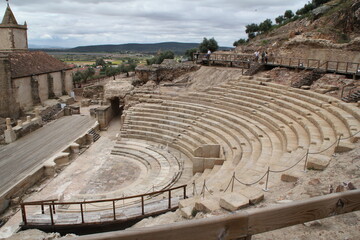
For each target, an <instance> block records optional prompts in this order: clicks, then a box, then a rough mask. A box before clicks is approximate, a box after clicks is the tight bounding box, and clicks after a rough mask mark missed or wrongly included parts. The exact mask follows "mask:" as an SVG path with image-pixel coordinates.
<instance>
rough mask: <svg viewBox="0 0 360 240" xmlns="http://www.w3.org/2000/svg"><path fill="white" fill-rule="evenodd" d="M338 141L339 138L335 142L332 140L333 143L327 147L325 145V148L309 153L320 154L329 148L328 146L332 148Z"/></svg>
mask: <svg viewBox="0 0 360 240" xmlns="http://www.w3.org/2000/svg"><path fill="white" fill-rule="evenodd" d="M338 142H339V140H336V142H334V143H333V144H331V145H330V146H329V147H327V148H326V149H323V150H321V151H319V152H309V154H320V153H323V152H325V151H327V150H329V149H330V148H332V147H333V146H334V145H335V144H337V143H338Z"/></svg>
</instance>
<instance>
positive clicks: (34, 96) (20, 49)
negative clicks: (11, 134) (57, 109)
mask: <svg viewBox="0 0 360 240" xmlns="http://www.w3.org/2000/svg"><path fill="white" fill-rule="evenodd" d="M72 88H73V85H72V69H71V67H69V66H68V65H66V64H65V63H63V62H61V61H60V60H57V59H56V58H54V57H52V56H50V55H48V54H46V53H45V52H41V51H29V50H28V40H27V24H26V22H25V23H24V25H20V24H18V23H17V21H16V18H15V16H14V14H13V12H12V10H11V9H10V6H9V4H8V5H7V9H6V11H5V15H4V17H3V20H2V22H1V24H0V117H3V118H6V117H12V118H17V117H19V115H21V113H23V112H26V111H29V110H32V109H33V107H34V106H36V105H39V104H42V103H43V102H44V101H46V100H47V99H50V98H55V97H59V96H62V95H68V94H69V93H70V91H71V90H72Z"/></svg>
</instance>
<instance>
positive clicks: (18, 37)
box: [13, 29, 27, 49]
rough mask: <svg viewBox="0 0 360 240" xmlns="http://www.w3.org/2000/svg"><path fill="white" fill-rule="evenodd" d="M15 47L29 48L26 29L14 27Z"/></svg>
mask: <svg viewBox="0 0 360 240" xmlns="http://www.w3.org/2000/svg"><path fill="white" fill-rule="evenodd" d="M13 33H14V42H15V49H27V36H26V35H27V34H26V30H25V29H13Z"/></svg>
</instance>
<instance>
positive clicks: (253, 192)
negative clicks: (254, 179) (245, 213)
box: [240, 187, 264, 204]
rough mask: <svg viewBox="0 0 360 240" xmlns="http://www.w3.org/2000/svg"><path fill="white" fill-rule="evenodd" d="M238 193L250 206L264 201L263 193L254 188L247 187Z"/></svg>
mask: <svg viewBox="0 0 360 240" xmlns="http://www.w3.org/2000/svg"><path fill="white" fill-rule="evenodd" d="M240 193H241V194H242V195H244V196H245V197H247V198H248V199H249V201H250V204H257V203H259V202H261V201H262V200H264V193H263V192H262V191H261V190H258V189H256V188H252V187H247V188H245V189H242V190H241V191H240Z"/></svg>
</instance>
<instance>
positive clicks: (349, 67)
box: [267, 57, 360, 74]
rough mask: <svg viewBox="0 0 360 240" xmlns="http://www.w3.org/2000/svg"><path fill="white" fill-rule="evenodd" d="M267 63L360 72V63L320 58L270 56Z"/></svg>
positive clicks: (352, 72)
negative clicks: (322, 59)
mask: <svg viewBox="0 0 360 240" xmlns="http://www.w3.org/2000/svg"><path fill="white" fill-rule="evenodd" d="M267 64H273V65H279V66H287V67H296V68H302V69H320V70H324V71H333V72H338V73H345V74H360V72H359V70H360V68H359V67H360V63H354V62H340V61H323V62H322V61H320V60H318V59H299V58H285V57H274V58H269V60H268V62H267Z"/></svg>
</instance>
